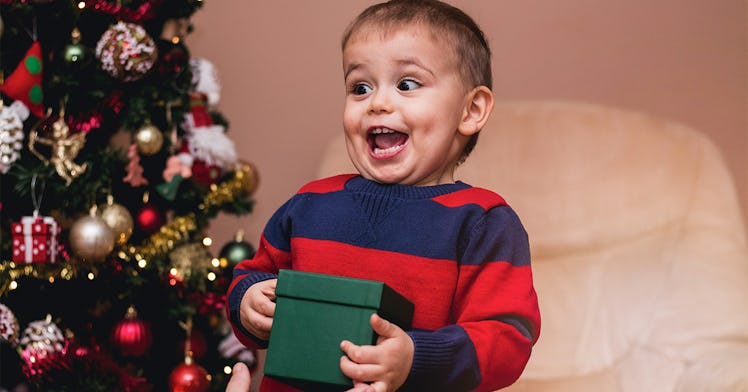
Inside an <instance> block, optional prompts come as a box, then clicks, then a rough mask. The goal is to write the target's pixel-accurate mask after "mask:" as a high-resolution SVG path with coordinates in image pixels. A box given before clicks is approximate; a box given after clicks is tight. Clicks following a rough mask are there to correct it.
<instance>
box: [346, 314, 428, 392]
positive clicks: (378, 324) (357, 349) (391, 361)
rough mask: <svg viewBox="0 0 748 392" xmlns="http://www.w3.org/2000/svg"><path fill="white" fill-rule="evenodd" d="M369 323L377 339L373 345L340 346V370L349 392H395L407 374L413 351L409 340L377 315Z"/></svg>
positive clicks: (372, 316)
mask: <svg viewBox="0 0 748 392" xmlns="http://www.w3.org/2000/svg"><path fill="white" fill-rule="evenodd" d="M370 322H371V326H372V328H373V329H374V332H376V333H377V334H378V335H379V337H378V338H377V345H376V346H357V345H355V344H353V343H351V342H349V341H347V340H344V341H343V342H341V343H340V349H341V350H343V352H345V354H346V355H345V356H343V357H342V358H340V370H341V371H342V372H343V374H345V375H346V376H347V377H350V378H351V379H352V380H353V385H354V388H353V389H352V391H363V390H370V391H376V392H389V391H395V390H397V389H398V388H400V387H401V386H402V385H403V384H404V383H405V380H406V379H407V378H408V374H409V373H410V367H411V365H412V362H413V352H414V350H415V348H414V346H413V340H412V339H411V338H410V336H408V334H406V333H405V331H403V330H402V329H401V328H400V327H398V326H397V325H395V324H393V323H391V322H389V321H387V320H385V319H383V318H381V317H379V316H378V315H377V314H373V315H371V320H370ZM366 383H369V384H370V385H368V386H367V385H365V384H366ZM367 387H371V388H367Z"/></svg>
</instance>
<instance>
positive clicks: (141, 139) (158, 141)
mask: <svg viewBox="0 0 748 392" xmlns="http://www.w3.org/2000/svg"><path fill="white" fill-rule="evenodd" d="M135 144H136V145H137V146H138V152H139V153H140V154H143V155H153V154H155V153H157V152H159V150H161V147H162V146H163V145H164V134H163V133H161V130H159V129H158V128H156V126H155V125H153V124H151V123H146V124H145V125H143V127H141V128H140V129H138V131H137V132H136V133H135Z"/></svg>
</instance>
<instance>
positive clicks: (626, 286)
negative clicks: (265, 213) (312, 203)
mask: <svg viewBox="0 0 748 392" xmlns="http://www.w3.org/2000/svg"><path fill="white" fill-rule="evenodd" d="M351 171H352V166H351V165H350V163H349V162H348V157H347V154H346V152H345V146H344V141H343V137H342V135H341V136H340V137H339V138H338V139H336V140H335V141H334V142H333V143H332V144H331V145H330V148H329V150H328V152H327V153H326V155H325V157H324V159H323V163H322V165H321V167H320V171H319V174H320V176H323V175H329V174H333V173H338V172H351ZM456 178H458V179H462V180H463V181H465V182H467V183H470V184H472V185H475V186H481V187H485V188H489V189H491V190H494V191H496V192H497V193H499V194H501V195H502V196H503V197H504V198H505V199H506V200H507V201H508V203H509V204H510V205H511V206H512V207H513V208H514V209H515V210H516V211H517V213H518V214H519V216H520V218H521V219H522V221H523V223H524V224H525V226H526V228H527V231H528V233H529V236H530V246H531V252H532V262H533V272H534V279H535V285H536V289H537V291H538V296H539V300H540V306H541V315H542V318H543V326H542V330H541V337H540V340H539V342H538V344H537V345H536V347H535V351H534V353H533V356H532V358H531V360H530V363H529V365H528V368H527V369H526V371H525V373H524V374H523V376H522V379H521V382H520V383H518V384H517V386H516V388H518V389H521V388H529V389H527V390H564V387H563V386H560V385H558V382H561V383H566V384H565V385H566V387H565V388H566V389H568V390H577V391H578V390H625V391H634V390H673V388H674V386H675V385H676V384H677V382H678V379H679V377H681V375H682V374H683V373H684V372H685V369H686V367H687V366H688V363H689V361H691V360H693V358H694V357H698V356H699V355H701V354H700V353H703V352H704V351H703V350H708V349H709V348H708V347H709V345H710V344H712V343H713V342H714V341H715V340H719V339H720V338H721V337H728V336H729V337H732V338H734V337H736V336H739V337H742V338H743V339H748V247H747V246H746V234H745V228H744V225H743V221H742V214H741V212H740V207H739V204H738V201H737V196H736V191H735V187H734V184H733V180H732V177H731V175H730V173H729V171H728V170H727V168H726V165H725V163H724V161H723V158H722V156H721V155H720V153H719V151H718V150H717V148H716V147H715V146H714V145H713V144H712V143H711V142H710V141H709V140H708V139H707V138H706V137H705V136H703V135H702V134H700V133H699V132H697V131H695V130H693V129H690V128H688V127H686V126H684V125H682V124H678V123H675V122H672V121H667V120H664V119H659V118H655V117H653V116H650V115H647V114H644V113H640V112H635V111H631V110H625V109H620V108H613V107H606V106H601V105H597V104H591V103H581V102H507V103H500V104H498V105H497V106H496V108H495V110H494V113H493V114H492V119H491V120H490V121H489V124H488V125H487V126H486V127H485V129H484V130H483V131H481V135H480V138H479V140H478V144H477V147H476V149H475V151H474V152H473V154H471V156H470V157H468V159H467V161H466V163H465V164H463V165H462V166H460V167H459V168H458V169H457V172H456ZM738 309H742V311H738ZM738 313H740V314H738ZM585 380H587V384H588V385H587V386H584V385H585ZM528 386H529V387H528ZM585 388H588V389H585Z"/></svg>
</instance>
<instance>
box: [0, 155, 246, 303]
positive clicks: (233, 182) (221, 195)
mask: <svg viewBox="0 0 748 392" xmlns="http://www.w3.org/2000/svg"><path fill="white" fill-rule="evenodd" d="M251 170H252V169H251V166H249V165H241V166H240V167H239V168H238V169H237V170H236V171H235V172H234V176H233V177H232V178H231V179H229V180H226V181H224V182H222V183H221V184H218V185H217V184H213V185H211V188H210V191H209V192H208V193H207V194H206V195H205V197H204V198H203V202H202V203H201V204H200V206H199V208H200V210H203V211H205V210H209V209H211V208H220V207H221V206H222V205H224V204H227V203H232V202H234V201H235V200H236V199H237V197H239V196H241V195H242V194H245V193H246V192H247V189H248V187H250V186H251V181H252V178H251V175H252V173H251ZM197 229H198V224H197V220H196V216H195V214H194V213H188V214H186V215H184V216H178V217H175V218H174V219H172V220H171V222H169V223H167V224H165V225H163V226H162V227H161V228H160V229H159V230H158V232H156V233H154V234H152V235H151V236H150V237H149V238H147V239H146V240H144V241H143V242H142V244H141V245H140V246H132V245H130V246H125V247H124V248H123V249H121V250H119V251H115V252H114V255H115V256H116V257H118V258H120V259H121V260H124V261H129V260H133V259H134V260H136V261H138V262H140V261H146V262H148V261H150V260H153V259H155V258H160V257H166V255H168V253H169V252H171V251H172V250H174V249H175V248H176V247H178V246H179V245H181V244H184V243H185V242H187V241H189V239H190V235H191V234H192V233H193V232H194V231H196V230H197ZM74 261H75V260H70V261H68V262H61V263H56V264H49V263H37V264H17V263H15V262H13V261H3V262H2V263H0V297H2V296H3V295H5V293H6V292H7V291H8V290H9V289H10V285H11V284H12V283H13V282H14V281H16V280H17V279H19V278H22V277H31V278H37V279H46V280H49V281H54V280H56V279H64V280H70V279H73V278H74V277H76V276H78V275H79V274H80V273H82V272H91V273H93V274H94V275H96V274H97V272H98V268H97V265H96V264H92V263H85V264H83V263H77V262H74Z"/></svg>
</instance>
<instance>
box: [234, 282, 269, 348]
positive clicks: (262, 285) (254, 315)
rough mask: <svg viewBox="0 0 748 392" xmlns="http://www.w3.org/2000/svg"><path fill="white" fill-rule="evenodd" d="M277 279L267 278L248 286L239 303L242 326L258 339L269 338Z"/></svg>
mask: <svg viewBox="0 0 748 392" xmlns="http://www.w3.org/2000/svg"><path fill="white" fill-rule="evenodd" d="M277 283H278V279H268V280H264V281H262V282H257V283H255V284H253V285H252V286H249V289H247V292H246V293H244V297H243V298H242V303H241V304H240V305H239V309H240V311H239V313H240V320H241V322H242V326H244V328H245V329H246V330H247V331H249V332H250V333H251V334H252V335H255V336H257V337H258V338H260V339H263V340H267V339H268V338H270V328H271V327H272V326H273V315H274V314H275V302H273V301H274V300H275V285H276V284H277Z"/></svg>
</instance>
